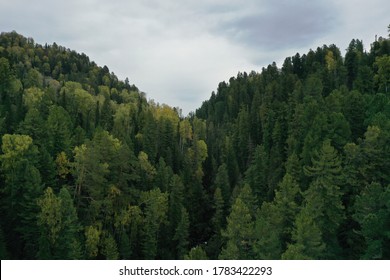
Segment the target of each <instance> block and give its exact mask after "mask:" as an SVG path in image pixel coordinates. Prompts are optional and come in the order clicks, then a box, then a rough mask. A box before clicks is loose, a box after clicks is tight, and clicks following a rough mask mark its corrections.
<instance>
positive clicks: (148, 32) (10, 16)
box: [0, 0, 390, 114]
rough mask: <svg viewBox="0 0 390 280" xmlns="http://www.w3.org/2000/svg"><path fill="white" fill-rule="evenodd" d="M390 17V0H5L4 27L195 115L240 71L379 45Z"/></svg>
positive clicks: (0, 2)
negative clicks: (320, 51)
mask: <svg viewBox="0 0 390 280" xmlns="http://www.w3.org/2000/svg"><path fill="white" fill-rule="evenodd" d="M389 15H390V1H388V0H370V1H362V0H342V1H341V0H326V1H325V0H318V1H315V0H296V1H293V0H291V1H287V0H278V1H276V0H246V1H242V0H214V1H206V0H127V1H126V0H112V1H109V0H83V1H81V0H67V1H63V0H62V1H58V0H35V1H29V0H12V1H10V0H0V31H1V32H3V31H4V32H9V31H12V30H15V31H17V32H18V33H21V34H22V35H24V36H27V37H32V38H34V39H35V41H36V42H37V43H40V44H44V43H49V44H52V43H53V42H56V43H57V44H59V45H63V46H65V47H67V48H70V49H72V50H76V51H77V52H84V53H85V54H87V55H88V56H89V57H90V59H91V60H93V61H95V62H96V63H97V64H98V65H101V66H104V65H107V66H108V67H109V69H110V71H112V72H114V73H115V74H116V75H117V76H118V77H119V79H122V80H124V79H125V78H126V77H128V78H129V80H130V83H132V84H135V85H136V86H137V87H138V88H139V89H140V90H141V91H144V92H146V94H147V97H148V98H149V99H154V100H155V101H156V102H159V103H167V104H169V105H171V106H179V107H180V108H182V109H183V113H184V114H187V113H188V112H189V111H192V110H195V109H196V108H198V107H199V106H200V105H201V103H202V101H204V100H206V99H208V98H209V96H210V94H211V92H212V91H213V90H216V88H217V85H218V83H219V82H221V81H224V80H225V81H227V80H229V78H230V77H231V76H235V75H236V74H237V73H238V72H239V71H240V72H244V71H246V72H250V71H251V70H255V71H261V68H262V67H265V66H267V65H268V64H270V63H272V62H273V61H275V62H277V64H278V66H281V63H282V62H283V60H284V58H285V57H287V56H292V55H295V54H296V53H297V52H299V53H301V54H303V53H307V51H308V50H309V49H310V48H312V49H314V48H317V47H318V46H322V45H324V44H327V45H329V44H332V43H334V44H336V45H337V46H338V47H339V48H340V49H341V51H342V53H344V50H345V49H346V48H347V46H348V44H349V42H350V41H351V39H353V38H357V39H361V40H363V43H364V44H365V47H366V48H367V49H369V44H370V43H371V42H372V41H373V40H374V38H375V35H376V34H377V35H378V36H387V26H388V25H389V24H390V16H389Z"/></svg>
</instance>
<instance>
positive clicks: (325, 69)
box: [0, 32, 390, 259]
mask: <svg viewBox="0 0 390 280" xmlns="http://www.w3.org/2000/svg"><path fill="white" fill-rule="evenodd" d="M389 55H390V40H388V39H383V38H380V39H379V40H378V41H376V42H374V43H373V44H372V45H371V49H370V51H369V52H366V51H365V50H364V47H363V44H362V42H361V41H359V40H352V41H351V43H350V45H349V47H348V49H347V51H346V54H345V57H342V54H341V52H340V50H339V49H338V48H337V47H336V46H334V45H331V46H323V47H320V48H318V49H317V50H315V51H313V50H310V51H309V52H308V53H307V54H305V55H300V54H296V55H295V56H293V57H290V58H287V59H286V60H285V62H284V64H283V66H282V68H277V67H276V65H275V64H272V65H269V66H268V67H267V68H263V69H262V71H261V72H260V73H257V72H251V73H250V74H249V75H248V74H246V73H239V74H238V75H237V77H232V78H231V79H230V80H229V82H222V83H220V84H219V86H218V90H217V92H216V93H212V95H211V98H210V100H208V101H205V102H204V103H203V104H202V106H201V107H200V108H199V109H198V110H196V113H192V114H190V115H189V116H188V117H183V116H182V115H181V113H180V110H179V109H178V108H171V107H169V106H168V105H160V104H155V103H154V102H153V101H147V100H146V97H145V95H144V94H143V93H142V92H140V91H139V90H138V89H137V87H136V86H134V85H130V84H129V81H128V80H127V79H126V81H125V82H122V81H120V80H118V78H117V77H116V76H115V74H114V73H110V71H109V69H108V68H107V67H106V66H104V67H99V66H97V65H96V64H95V63H94V62H91V61H90V60H89V58H88V57H87V56H86V55H85V54H78V53H76V52H75V51H71V50H69V49H66V48H64V47H61V46H57V45H56V44H53V45H44V46H42V45H39V44H36V43H35V42H34V41H33V39H31V38H25V37H23V36H22V35H19V34H17V33H16V32H11V33H2V34H1V35H0V135H1V138H0V145H1V152H0V164H1V165H0V186H1V187H0V194H1V198H0V203H1V204H0V207H1V220H0V257H1V259H4V258H13V259H183V258H187V259H205V258H211V259H217V258H219V259H281V258H283V259H360V258H363V259H389V258H390V222H389V221H390V56H389Z"/></svg>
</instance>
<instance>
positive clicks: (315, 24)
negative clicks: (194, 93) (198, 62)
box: [214, 0, 338, 50]
mask: <svg viewBox="0 0 390 280" xmlns="http://www.w3.org/2000/svg"><path fill="white" fill-rule="evenodd" d="M337 18H338V12H337V10H336V9H334V8H333V5H332V3H331V2H323V1H308V0H305V1H287V0H283V1H259V2H257V4H256V5H255V6H254V7H252V10H251V11H249V12H248V13H247V14H241V15H240V14H239V15H238V16H237V17H235V18H231V19H229V20H226V21H221V22H220V23H219V24H218V25H217V26H216V28H215V29H214V32H215V33H217V34H224V35H225V36H226V37H228V38H232V39H233V40H234V41H235V42H237V43H241V44H244V45H247V46H249V47H252V48H253V47H254V48H259V49H262V50H275V49H286V48H291V47H300V46H304V45H307V44H308V43H310V42H313V41H315V40H316V39H317V38H319V37H320V36H322V35H323V34H325V33H326V32H329V31H331V30H332V29H333V28H335V26H336V24H337V23H338V20H337Z"/></svg>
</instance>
